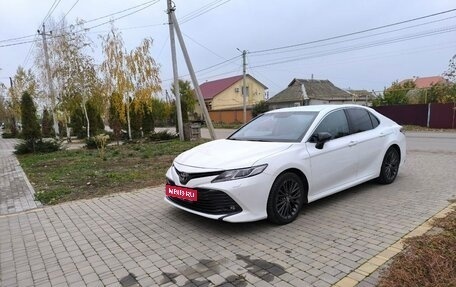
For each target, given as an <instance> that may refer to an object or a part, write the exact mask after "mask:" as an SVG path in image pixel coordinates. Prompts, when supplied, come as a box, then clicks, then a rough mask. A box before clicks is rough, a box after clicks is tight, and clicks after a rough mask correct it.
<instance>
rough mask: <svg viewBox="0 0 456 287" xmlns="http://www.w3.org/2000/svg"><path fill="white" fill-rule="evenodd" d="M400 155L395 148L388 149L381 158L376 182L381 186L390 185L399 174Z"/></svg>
mask: <svg viewBox="0 0 456 287" xmlns="http://www.w3.org/2000/svg"><path fill="white" fill-rule="evenodd" d="M400 161H401V159H400V155H399V151H398V149H397V148H394V147H390V148H389V149H388V150H387V151H386V153H385V157H384V158H383V162H382V167H381V170H380V176H379V177H378V178H377V181H378V182H379V183H382V184H390V183H392V182H393V181H394V180H395V179H396V177H397V174H398V172H399V163H400Z"/></svg>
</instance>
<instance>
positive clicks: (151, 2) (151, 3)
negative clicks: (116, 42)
mask: <svg viewBox="0 0 456 287" xmlns="http://www.w3.org/2000/svg"><path fill="white" fill-rule="evenodd" d="M158 2H159V0H152V1H147V2H144V3H141V4H139V5H136V6H132V7H130V8H126V9H123V10H120V11H117V12H114V13H111V14H107V15H104V16H101V17H97V18H94V19H90V20H87V21H84V24H87V23H90V22H94V21H98V20H101V19H104V18H108V17H111V16H114V15H117V14H122V13H124V12H127V11H130V10H133V9H136V8H139V7H142V6H146V5H147V6H146V7H143V8H142V9H139V10H137V11H136V12H139V11H142V10H144V9H146V8H148V7H150V6H152V5H154V4H156V3H158ZM148 4H150V5H148ZM136 12H135V13H136ZM129 15H132V14H131V13H130V14H127V15H124V16H129ZM124 16H121V17H119V18H116V19H121V18H123V17H124ZM108 23H109V21H108Z"/></svg>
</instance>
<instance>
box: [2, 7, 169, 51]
mask: <svg viewBox="0 0 456 287" xmlns="http://www.w3.org/2000/svg"><path fill="white" fill-rule="evenodd" d="M159 1H160V0H154V1H150V2H148V3H151V2H153V3H151V4H149V5H147V6H145V7H142V8H140V9H137V10H135V11H132V12H130V13H128V14H125V15H122V16H120V17H117V18H114V19H111V20H109V21H106V22H103V23H100V24H97V25H94V26H91V27H88V28H83V29H80V30H78V31H75V32H74V33H80V32H84V31H87V30H90V29H93V28H97V27H100V26H103V25H106V24H109V23H111V22H112V21H115V20H119V19H122V18H125V17H128V16H131V15H133V14H136V13H138V12H140V11H142V10H144V9H146V8H149V7H150V6H152V5H154V4H156V3H158V2H159ZM128 10H131V9H128ZM117 14H118V13H117ZM100 18H101V17H99V18H97V19H100ZM103 18H105V17H103ZM93 21H94V19H92V20H90V21H86V22H85V23H87V22H93ZM62 36H63V35H53V36H52V37H51V38H57V37H62ZM37 41H39V40H38V39H34V40H29V41H22V42H17V43H11V44H3V45H0V48H2V47H10V46H17V45H23V44H27V43H33V42H37Z"/></svg>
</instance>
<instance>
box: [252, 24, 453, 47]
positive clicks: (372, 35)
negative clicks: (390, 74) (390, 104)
mask: <svg viewBox="0 0 456 287" xmlns="http://www.w3.org/2000/svg"><path fill="white" fill-rule="evenodd" d="M454 18H456V16H451V17H447V18H443V19H438V20H434V21H429V22H425V23H420V24H416V25H412V26H407V27H403V28H398V29H394V30H389V31H385V32H379V33H375V34H370V35H365V36H360V37H356V38H350V39H345V40H340V41H336V42H329V43H324V44H320V45H312V46H308V47H300V48H297V49H292V50H287V51H281V50H278V51H271V52H269V53H261V54H253V55H252V56H265V55H274V54H283V53H290V52H296V51H301V50H304V49H313V48H320V47H325V46H330V45H335V44H340V43H347V42H349V41H355V40H360V39H365V38H371V37H375V36H379V35H384V34H389V33H393V32H398V31H403V30H407V29H410V28H416V27H420V26H425V25H429V24H434V23H437V22H442V21H445V20H449V19H454Z"/></svg>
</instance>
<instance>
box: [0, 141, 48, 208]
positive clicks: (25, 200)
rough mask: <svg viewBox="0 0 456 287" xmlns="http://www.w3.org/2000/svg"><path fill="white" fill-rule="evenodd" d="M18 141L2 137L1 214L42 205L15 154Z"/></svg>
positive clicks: (0, 144)
mask: <svg viewBox="0 0 456 287" xmlns="http://www.w3.org/2000/svg"><path fill="white" fill-rule="evenodd" d="M0 137H1V133H0ZM17 143H18V141H17V140H16V139H0V215H2V214H9V213H15V212H20V211H24V210H28V209H32V208H36V207H37V206H41V204H40V202H38V201H35V199H34V195H33V194H34V190H33V187H32V186H31V185H30V182H29V181H28V179H27V177H26V176H25V173H24V171H23V170H22V168H21V166H20V165H19V162H18V161H17V159H16V157H15V156H14V155H13V151H14V145H16V144H17Z"/></svg>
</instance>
